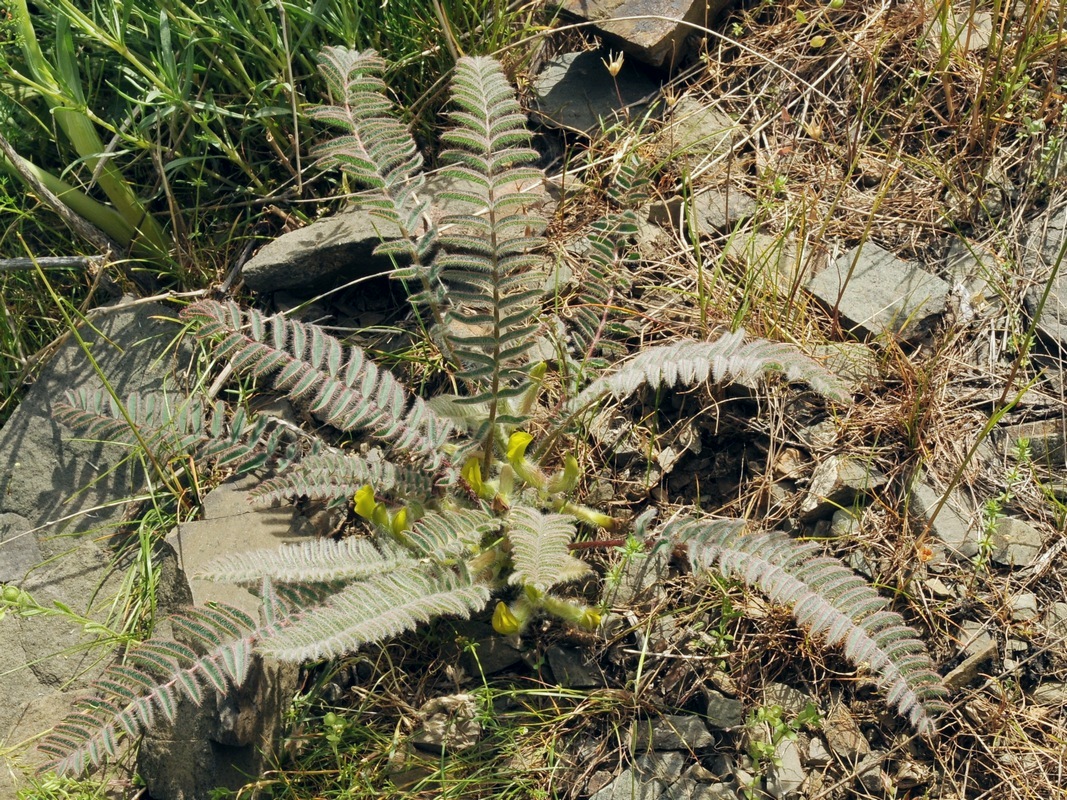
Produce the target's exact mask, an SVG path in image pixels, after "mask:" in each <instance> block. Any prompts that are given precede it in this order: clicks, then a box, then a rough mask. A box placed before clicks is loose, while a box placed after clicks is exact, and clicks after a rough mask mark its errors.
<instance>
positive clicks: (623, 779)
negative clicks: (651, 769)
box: [590, 769, 666, 800]
mask: <svg viewBox="0 0 1067 800" xmlns="http://www.w3.org/2000/svg"><path fill="white" fill-rule="evenodd" d="M664 789H666V787H665V786H664V785H663V781H660V780H656V779H655V778H653V779H652V780H645V779H644V778H643V777H641V776H640V775H638V774H637V773H635V772H634V771H633V770H632V769H624V770H623V771H622V772H620V773H619V777H617V778H616V779H615V780H613V781H612V782H611V783H609V784H608V785H607V786H605V787H604V788H603V789H601V790H600V791H599V792H597V793H596V794H594V795H593V796H592V797H591V798H590V800H660V798H661V797H663V792H664Z"/></svg>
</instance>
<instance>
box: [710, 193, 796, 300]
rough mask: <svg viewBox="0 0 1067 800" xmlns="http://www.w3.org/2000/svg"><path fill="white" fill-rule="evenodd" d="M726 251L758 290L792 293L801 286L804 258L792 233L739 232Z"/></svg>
mask: <svg viewBox="0 0 1067 800" xmlns="http://www.w3.org/2000/svg"><path fill="white" fill-rule="evenodd" d="M753 210H755V201H753ZM732 211H733V210H732V209H731V212H732ZM723 250H724V251H725V253H726V257H727V258H729V259H730V260H731V261H733V262H735V263H737V264H738V265H739V267H740V269H741V270H742V271H743V274H744V275H745V276H746V280H749V281H751V282H752V284H753V285H754V286H755V287H760V288H763V289H765V290H767V291H770V292H778V293H780V294H788V293H789V292H790V290H791V289H792V287H793V286H794V285H799V284H800V283H801V281H799V280H798V276H799V275H801V274H802V272H803V266H804V256H803V254H801V255H799V256H798V254H797V246H796V241H795V240H794V239H793V237H792V236H791V235H790V234H781V235H777V236H771V235H770V234H767V233H763V232H762V231H753V232H751V233H750V232H745V231H737V232H736V233H734V234H733V235H731V236H730V237H729V239H728V240H727V242H726V244H725V246H724V248H723Z"/></svg>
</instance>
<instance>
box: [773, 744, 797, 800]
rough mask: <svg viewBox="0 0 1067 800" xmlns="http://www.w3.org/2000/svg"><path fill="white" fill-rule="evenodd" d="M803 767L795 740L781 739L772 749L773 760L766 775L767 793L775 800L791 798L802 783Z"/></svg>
mask: <svg viewBox="0 0 1067 800" xmlns="http://www.w3.org/2000/svg"><path fill="white" fill-rule="evenodd" d="M805 775H806V773H805V772H804V767H803V765H802V764H801V763H800V748H799V747H798V746H797V742H796V740H795V739H782V740H781V741H780V742H778V745H777V746H776V747H775V748H774V760H773V763H772V765H771V768H770V770H768V774H767V793H768V794H770V795H771V796H772V797H774V798H777V800H785V798H788V797H793V796H795V795H796V793H797V792H798V791H800V786H801V784H802V783H804V777H805Z"/></svg>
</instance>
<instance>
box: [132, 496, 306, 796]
mask: <svg viewBox="0 0 1067 800" xmlns="http://www.w3.org/2000/svg"><path fill="white" fill-rule="evenodd" d="M255 485H256V481H255V480H254V479H252V478H249V477H245V478H242V479H238V480H235V481H230V482H228V483H224V484H222V485H221V486H219V487H218V488H216V489H215V490H214V491H212V492H210V493H209V494H208V495H207V496H206V497H205V498H204V502H203V512H204V518H203V519H202V520H200V521H197V522H186V523H182V524H181V525H179V526H178V527H177V528H175V529H174V530H173V531H171V533H170V534H169V535H168V536H167V539H166V544H167V545H168V546H169V547H172V548H173V550H174V552H175V553H176V555H177V558H178V562H179V564H180V565H181V568H182V569H183V570H184V571H185V573H186V575H187V576H188V580H189V587H190V591H191V594H192V599H193V601H194V602H195V603H196V604H197V605H200V606H203V605H206V604H209V603H213V602H221V603H226V604H228V605H231V606H234V607H236V608H239V609H241V610H242V611H244V612H245V613H246V614H248V615H249V616H251V617H252V618H253V619H259V617H260V602H259V599H258V598H257V597H255V596H254V595H253V594H252V593H251V592H249V591H248V590H247V589H244V588H242V587H240V586H234V585H230V584H227V583H221V582H216V581H206V580H203V579H201V578H197V577H195V575H196V573H198V572H200V571H202V570H203V569H204V568H205V567H207V566H209V565H210V564H211V562H213V561H215V560H217V559H218V558H220V557H223V556H234V555H238V554H241V553H249V552H254V551H257V550H274V549H276V548H277V547H278V546H279V545H282V544H293V543H296V542H299V541H300V540H301V539H303V538H306V536H300V535H298V534H296V533H295V532H294V531H295V530H297V529H298V528H299V527H300V526H299V524H298V523H299V522H300V521H302V520H301V519H300V518H297V517H296V514H295V511H294V510H293V508H292V507H290V506H284V507H281V508H270V509H255V508H253V507H252V505H251V504H250V503H249V501H248V492H249V490H250V489H251V488H252V487H253V486H255ZM237 531H239V532H240V535H235V532H237ZM299 674H300V670H299V667H298V666H297V665H294V664H286V663H282V662H279V661H276V660H274V659H265V658H259V657H257V658H256V659H255V661H254V663H253V666H252V669H251V671H250V674H249V677H248V678H247V679H246V680H245V682H244V683H243V684H242V686H241V687H240V688H239V689H236V690H233V691H230V692H228V693H227V694H225V695H221V694H218V693H212V694H213V696H212V697H211V699H210V701H208V702H205V703H204V704H203V705H201V706H195V705H193V704H191V703H182V704H181V706H180V707H179V712H178V714H177V716H176V718H175V720H174V722H173V723H171V724H169V725H163V726H159V727H157V728H154V729H152V730H150V731H149V732H148V733H147V734H146V735H145V738H144V741H143V742H142V745H141V750H140V753H139V755H138V769H139V771H140V774H141V775H142V777H143V778H144V780H145V783H146V785H147V786H148V788H149V789H150V791H151V792H152V795H153V797H158V798H160V800H193V799H194V798H199V797H204V796H206V795H207V794H209V793H210V792H211V790H212V789H215V788H219V787H223V788H229V789H237V788H240V787H241V786H243V785H245V784H246V783H247V782H248V780H249V776H255V775H258V774H259V773H261V772H262V771H263V770H265V769H267V768H268V767H269V765H270V763H271V759H272V758H273V755H274V753H275V752H276V749H277V742H278V737H279V736H280V734H281V731H282V728H283V725H284V721H285V714H286V712H287V711H288V709H289V707H290V705H291V704H292V701H293V697H294V696H295V694H296V690H297V682H298V678H299Z"/></svg>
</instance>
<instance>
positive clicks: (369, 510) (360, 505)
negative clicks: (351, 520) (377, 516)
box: [353, 485, 378, 519]
mask: <svg viewBox="0 0 1067 800" xmlns="http://www.w3.org/2000/svg"><path fill="white" fill-rule="evenodd" d="M353 501H354V502H355V504H356V513H357V514H359V515H360V516H361V517H363V519H373V518H374V509H375V508H377V507H378V503H377V502H376V501H375V499H374V489H372V488H371V487H370V485H367V486H361V487H360V488H359V490H358V491H357V492H356V496H355V497H354V498H353Z"/></svg>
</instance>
